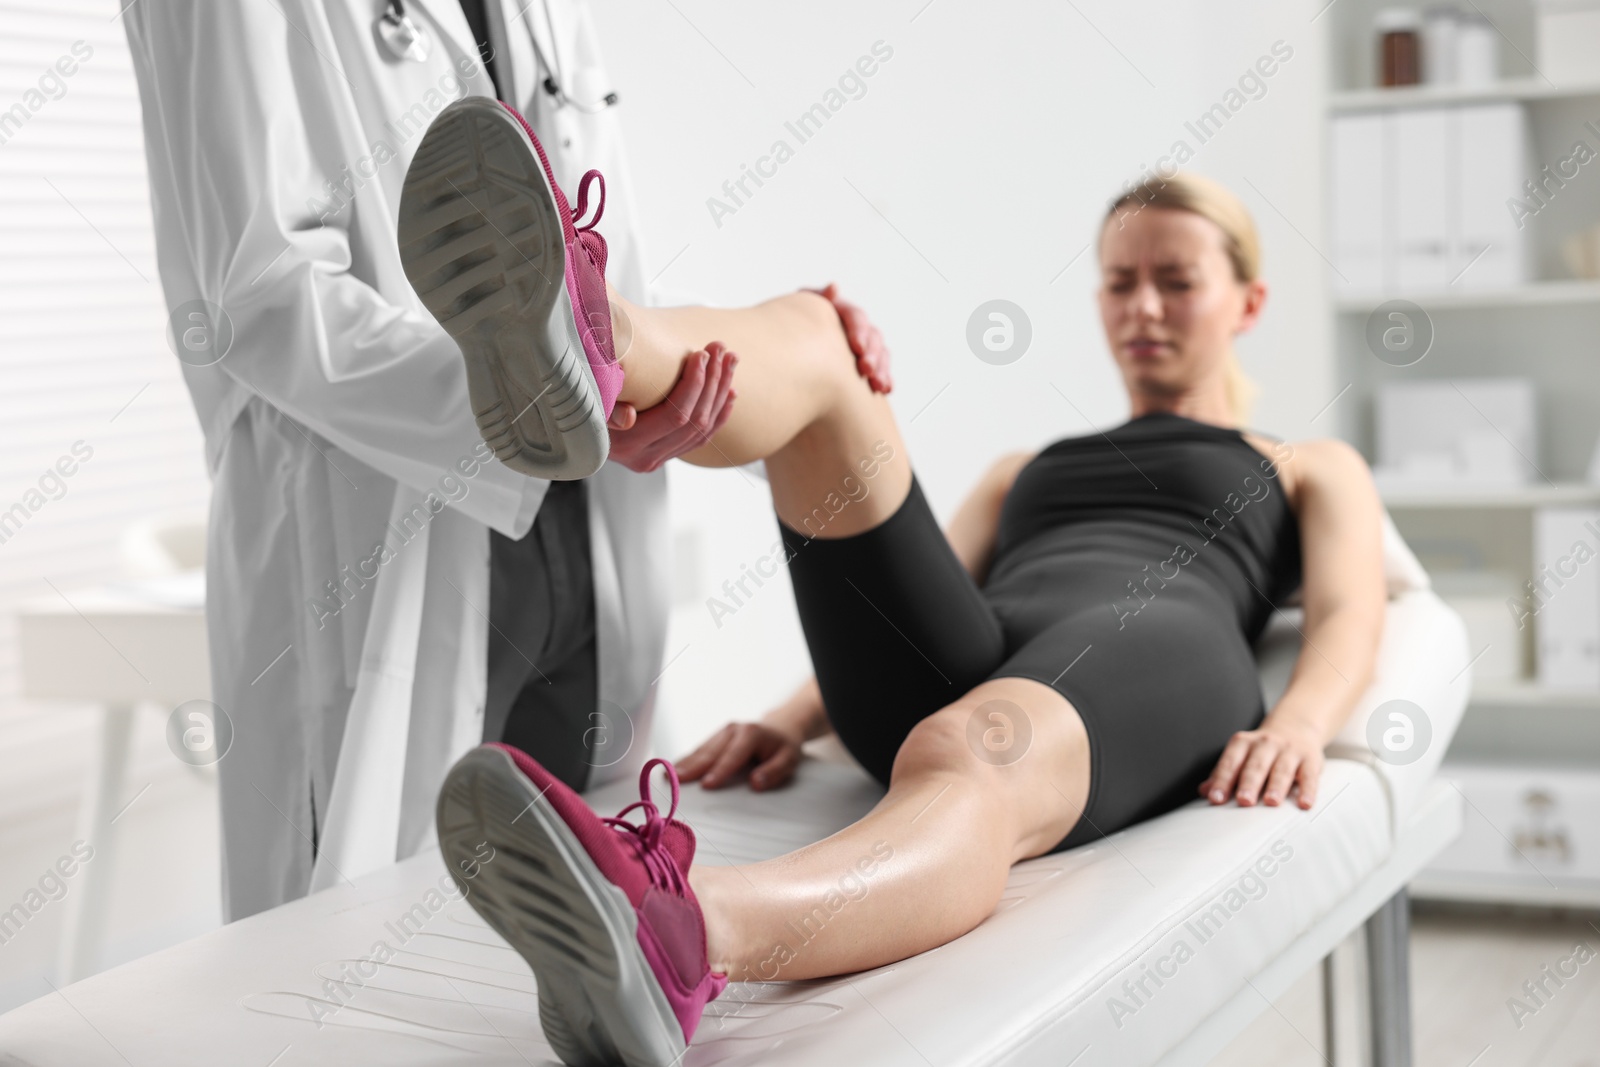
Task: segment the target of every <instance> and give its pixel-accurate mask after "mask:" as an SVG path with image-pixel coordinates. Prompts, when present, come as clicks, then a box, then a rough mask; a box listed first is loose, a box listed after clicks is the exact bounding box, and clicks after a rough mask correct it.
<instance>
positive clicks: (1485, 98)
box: [1328, 75, 1600, 114]
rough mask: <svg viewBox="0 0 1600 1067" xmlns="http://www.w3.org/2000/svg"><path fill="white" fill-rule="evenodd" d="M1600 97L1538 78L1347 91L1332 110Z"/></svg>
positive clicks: (1594, 87) (1596, 91) (1599, 90)
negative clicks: (1474, 84) (1473, 84)
mask: <svg viewBox="0 0 1600 1067" xmlns="http://www.w3.org/2000/svg"><path fill="white" fill-rule="evenodd" d="M1583 96H1600V84H1590V85H1552V84H1550V82H1548V81H1546V80H1545V79H1544V78H1541V77H1538V76H1537V75H1535V76H1533V77H1528V78H1506V79H1504V80H1502V81H1499V82H1496V83H1494V84H1492V85H1477V86H1464V85H1406V86H1400V87H1396V88H1393V89H1382V88H1375V89H1347V90H1344V91H1342V92H1336V93H1332V94H1330V96H1329V98H1328V110H1329V111H1332V112H1333V113H1335V114H1338V113H1340V112H1345V111H1385V110H1388V109H1390V108H1397V107H1445V106H1448V105H1451V104H1481V103H1494V102H1499V101H1505V100H1530V101H1535V100H1570V99H1573V98H1575V97H1583Z"/></svg>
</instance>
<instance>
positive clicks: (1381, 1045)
mask: <svg viewBox="0 0 1600 1067" xmlns="http://www.w3.org/2000/svg"><path fill="white" fill-rule="evenodd" d="M1366 929H1367V1001H1368V1006H1369V1012H1368V1017H1369V1018H1370V1020H1371V1024H1372V1026H1371V1035H1372V1064H1373V1067H1411V1051H1412V1050H1411V900H1410V897H1408V896H1407V895H1406V891H1405V890H1404V889H1402V890H1400V892H1398V893H1396V894H1395V895H1394V896H1392V897H1390V898H1389V900H1388V902H1387V903H1385V904H1384V905H1383V907H1381V908H1379V909H1378V910H1377V911H1376V912H1374V913H1373V915H1372V918H1370V919H1368V920H1367V927H1366Z"/></svg>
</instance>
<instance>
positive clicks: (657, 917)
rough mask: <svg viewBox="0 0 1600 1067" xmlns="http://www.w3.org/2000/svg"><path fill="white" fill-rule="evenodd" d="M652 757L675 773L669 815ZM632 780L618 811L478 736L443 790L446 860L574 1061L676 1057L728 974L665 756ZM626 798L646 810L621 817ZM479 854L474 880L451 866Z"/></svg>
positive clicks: (634, 1066)
mask: <svg viewBox="0 0 1600 1067" xmlns="http://www.w3.org/2000/svg"><path fill="white" fill-rule="evenodd" d="M657 764H659V765H661V766H663V767H665V768H666V771H667V777H668V779H669V780H670V782H671V784H672V806H671V808H670V809H668V811H667V814H666V815H662V814H661V813H660V811H659V810H658V809H657V808H656V806H655V804H654V803H653V802H652V801H651V800H650V774H651V772H652V771H653V770H654V769H655V767H656V765H657ZM639 793H640V797H641V799H640V800H639V802H638V803H636V804H630V805H628V807H626V808H624V809H622V811H621V812H620V813H619V814H618V816H617V817H616V818H609V819H605V818H601V817H600V816H598V815H596V814H595V813H594V812H593V811H591V810H590V808H589V806H588V805H587V804H585V803H584V801H583V799H582V798H581V797H579V796H578V795H577V794H576V793H574V792H573V791H572V790H571V789H569V788H567V787H566V786H565V785H563V784H562V783H561V782H560V781H559V780H557V779H556V778H555V777H554V776H553V775H551V774H550V772H548V771H546V770H545V769H544V768H543V767H541V766H539V764H538V763H536V762H535V761H534V760H533V759H532V758H531V757H529V756H528V755H527V754H525V753H523V752H519V751H518V750H517V749H514V748H512V747H510V746H509V745H484V746H482V747H480V748H477V749H474V750H473V751H472V752H469V753H468V754H467V755H466V756H464V757H462V759H461V760H460V762H458V763H457V764H456V765H455V767H454V768H452V769H451V771H450V774H449V776H448V777H447V778H446V780H445V783H444V788H443V789H442V790H441V791H440V794H439V804H438V822H439V845H440V848H441V849H442V850H443V852H444V859H445V865H446V867H448V868H449V870H450V873H451V876H452V877H454V878H455V879H456V883H457V885H459V886H460V887H461V890H462V892H464V893H465V894H466V896H467V902H468V903H470V904H471V905H472V906H473V908H474V909H476V910H477V912H478V914H479V915H481V916H483V918H484V921H486V922H487V923H488V924H489V925H490V926H491V927H493V928H494V929H495V931H496V932H497V933H499V934H500V936H501V937H504V938H505V939H506V940H507V941H508V942H509V943H510V944H511V946H512V947H513V948H515V949H516V950H517V951H518V952H520V953H521V954H522V958H523V959H525V960H527V961H528V965H529V966H530V967H532V968H533V973H534V977H535V979H536V980H537V982H538V986H539V1017H540V1021H541V1022H542V1023H543V1025H544V1031H545V1037H546V1038H547V1039H548V1040H549V1041H550V1046H551V1048H553V1049H554V1050H555V1052H556V1054H557V1055H558V1056H560V1057H561V1060H562V1062H563V1063H566V1064H571V1065H574V1067H576V1065H580V1064H583V1065H590V1064H612V1063H623V1064H627V1065H628V1067H670V1065H672V1064H675V1063H677V1062H678V1061H680V1060H681V1058H682V1057H683V1054H684V1050H685V1048H687V1046H688V1043H689V1039H690V1038H691V1037H693V1036H694V1031H695V1027H696V1026H697V1025H698V1024H699V1021H700V1016H701V1013H702V1012H703V1011H704V1010H705V1006H706V1004H708V1003H709V1002H710V1001H712V1000H713V999H715V998H716V997H717V996H718V994H720V993H721V992H722V990H723V989H724V988H726V986H727V984H728V976H727V975H725V974H719V973H716V972H713V971H712V970H711V967H710V965H709V963H708V962H707V959H706V928H705V920H704V917H703V916H702V914H701V911H700V904H699V901H697V900H696V899H695V895H694V892H693V890H691V889H690V888H689V878H688V873H689V865H690V863H691V862H692V861H693V860H694V848H695V838H694V832H693V831H691V830H690V829H689V827H688V826H686V825H684V824H683V823H682V822H679V821H678V820H677V819H675V818H673V813H674V812H676V811H677V807H678V778H677V775H676V773H674V771H673V769H672V764H670V763H668V762H667V761H666V760H661V759H654V760H651V761H650V762H649V763H647V764H645V766H644V770H643V772H642V773H641V774H640V776H639ZM634 808H638V809H640V810H641V811H642V812H643V815H644V821H643V822H642V823H641V824H634V823H631V822H628V821H627V820H626V819H625V818H624V816H626V815H627V814H628V813H629V812H630V811H632V810H633V809H634ZM484 842H487V843H488V844H489V845H491V846H492V847H493V849H494V855H493V858H492V859H491V860H489V861H487V862H482V861H481V855H479V854H478V853H477V852H476V850H478V849H480V848H481V846H482V844H483V843H484ZM475 859H477V860H478V861H479V864H478V867H477V868H476V870H477V876H476V877H475V878H473V879H471V880H470V881H468V880H466V879H465V878H464V877H462V876H461V874H460V873H459V872H461V871H463V870H466V869H470V868H471V867H472V862H473V860H475ZM463 864H465V866H464V865H463Z"/></svg>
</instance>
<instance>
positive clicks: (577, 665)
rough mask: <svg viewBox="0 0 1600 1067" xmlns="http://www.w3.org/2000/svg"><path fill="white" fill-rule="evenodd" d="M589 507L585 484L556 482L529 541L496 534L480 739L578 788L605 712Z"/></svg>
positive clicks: (492, 542)
mask: <svg viewBox="0 0 1600 1067" xmlns="http://www.w3.org/2000/svg"><path fill="white" fill-rule="evenodd" d="M588 505H589V493H588V485H587V483H585V482H583V481H572V482H551V483H550V489H549V492H548V493H547V494H546V496H545V498H544V502H543V503H542V504H541V505H540V507H539V514H538V517H537V518H536V519H535V520H534V523H533V528H532V529H530V530H529V531H528V534H527V536H525V537H523V538H522V539H521V540H520V541H514V540H512V539H511V538H509V537H506V536H504V535H502V534H500V533H498V532H496V531H493V530H491V531H490V532H489V539H490V548H489V567H490V570H489V624H490V627H489V685H488V693H487V698H486V703H485V706H484V717H483V739H484V741H486V742H488V741H504V742H505V743H506V744H508V745H514V746H516V747H517V748H520V749H522V750H523V751H524V752H526V753H528V755H530V756H532V757H533V758H534V759H536V760H538V761H539V763H540V764H541V765H543V766H544V767H545V768H546V769H548V770H549V771H550V773H551V774H554V775H555V776H556V777H557V778H560V779H561V780H562V781H563V782H565V783H566V784H567V785H569V786H571V787H572V788H573V789H577V790H582V789H583V787H584V786H585V784H587V782H588V779H589V770H590V767H591V764H592V761H591V758H590V746H589V745H587V744H586V736H585V735H586V733H587V732H588V731H589V729H590V728H591V727H593V726H594V725H595V722H596V719H595V716H596V714H597V713H598V704H599V678H598V675H597V667H596V656H595V649H596V645H595V614H594V572H593V569H592V567H591V566H590V562H589V507H588Z"/></svg>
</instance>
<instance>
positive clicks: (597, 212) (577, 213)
mask: <svg viewBox="0 0 1600 1067" xmlns="http://www.w3.org/2000/svg"><path fill="white" fill-rule="evenodd" d="M594 182H599V183H600V196H599V198H598V199H597V200H595V202H594V218H592V219H590V220H589V221H588V222H579V221H578V220H579V219H581V218H583V214H584V212H586V211H588V210H589V186H590V185H592V184H593V183H594ZM605 213H606V176H605V175H604V174H601V173H600V172H599V171H598V170H589V171H585V172H584V175H583V177H582V178H579V179H578V206H577V208H576V209H575V210H574V211H573V212H572V228H573V229H574V230H576V231H577V232H579V233H586V232H588V231H589V230H592V229H594V228H595V227H596V226H598V225H599V224H600V216H601V215H604V214H605Z"/></svg>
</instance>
